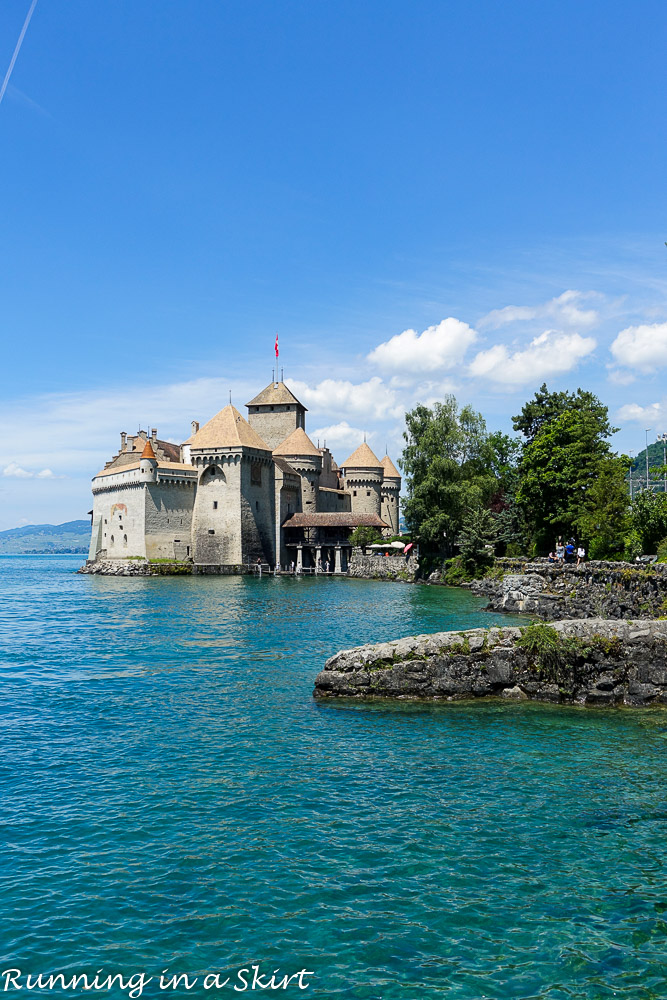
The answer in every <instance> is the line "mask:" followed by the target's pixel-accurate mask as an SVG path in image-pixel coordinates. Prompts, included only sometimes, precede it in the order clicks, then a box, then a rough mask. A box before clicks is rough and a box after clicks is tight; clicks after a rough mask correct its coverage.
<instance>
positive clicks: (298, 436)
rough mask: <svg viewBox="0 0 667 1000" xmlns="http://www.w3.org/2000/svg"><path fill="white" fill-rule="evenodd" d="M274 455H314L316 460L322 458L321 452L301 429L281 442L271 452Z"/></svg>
mask: <svg viewBox="0 0 667 1000" xmlns="http://www.w3.org/2000/svg"><path fill="white" fill-rule="evenodd" d="M273 454H274V455H298V456H301V455H314V456H315V457H316V458H321V457H322V452H321V451H320V450H319V448H316V447H315V445H314V444H313V442H312V441H311V440H310V438H309V437H308V435H307V434H306V432H305V431H304V429H303V427H297V429H296V430H295V431H292V433H291V434H288V436H287V437H286V438H285V440H284V441H281V442H280V444H279V445H278V447H277V448H276V449H275V450H274V452H273Z"/></svg>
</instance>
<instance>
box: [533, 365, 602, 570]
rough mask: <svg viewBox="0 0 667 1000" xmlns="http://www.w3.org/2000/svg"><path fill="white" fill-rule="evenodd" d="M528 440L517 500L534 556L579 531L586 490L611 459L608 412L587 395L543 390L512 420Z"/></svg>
mask: <svg viewBox="0 0 667 1000" xmlns="http://www.w3.org/2000/svg"><path fill="white" fill-rule="evenodd" d="M513 423H514V427H515V429H516V430H521V431H522V433H523V434H524V435H525V436H526V438H527V440H526V444H525V445H524V449H523V455H522V459H521V465H520V469H519V485H518V489H517V492H516V499H517V501H518V503H519V504H520V505H521V506H522V507H523V509H524V511H525V513H526V517H527V518H528V520H529V522H530V523H531V526H532V529H533V532H534V543H535V546H536V548H537V549H538V551H542V552H544V551H547V550H548V549H549V548H550V547H551V546H552V545H553V544H554V538H555V537H557V536H559V535H569V534H571V533H573V532H574V531H576V530H577V528H578V527H579V526H580V518H581V517H582V515H583V514H584V511H585V510H586V504H587V501H588V500H589V499H590V498H589V491H590V489H591V487H592V486H593V485H594V483H595V482H596V480H597V478H598V477H599V475H600V472H601V469H602V467H603V465H604V463H605V462H608V460H609V459H610V457H611V447H610V444H609V441H608V438H609V437H610V436H611V435H612V434H613V433H615V430H616V429H615V428H614V427H612V426H611V424H610V423H609V414H608V411H607V407H606V406H604V404H603V403H601V402H600V400H599V399H598V398H597V396H595V395H593V393H591V392H585V391H583V390H582V389H578V390H577V391H576V393H568V392H558V393H549V392H548V391H547V388H546V385H543V386H542V388H541V389H540V390H539V392H538V393H536V394H535V398H534V399H533V400H530V401H529V402H528V403H526V405H525V406H524V407H523V409H522V411H521V413H520V414H518V416H516V417H514V418H513Z"/></svg>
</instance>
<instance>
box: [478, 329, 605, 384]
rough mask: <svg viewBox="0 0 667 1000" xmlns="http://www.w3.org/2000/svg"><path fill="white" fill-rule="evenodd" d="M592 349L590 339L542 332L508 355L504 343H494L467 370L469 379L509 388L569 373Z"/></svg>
mask: <svg viewBox="0 0 667 1000" xmlns="http://www.w3.org/2000/svg"><path fill="white" fill-rule="evenodd" d="M595 346H596V345H595V341H594V340H593V338H592V337H582V336H580V334H578V333H560V332H558V331H557V330H546V331H545V332H544V333H541V334H540V335H539V337H535V338H534V340H531V342H530V344H529V345H528V347H526V348H524V349H523V350H518V351H514V352H512V351H510V349H509V348H508V347H507V346H506V345H505V344H496V345H495V346H494V347H490V348H489V349H488V350H487V351H480V352H479V354H477V355H476V356H475V358H473V360H472V362H471V364H470V366H469V369H468V370H469V372H470V374H471V375H473V376H476V377H478V378H486V379H490V380H491V381H492V382H494V383H496V384H497V385H504V386H508V387H512V388H513V387H515V386H520V385H526V384H528V383H531V382H539V381H541V380H543V379H545V378H548V377H550V376H554V375H560V374H562V373H563V372H569V371H571V370H572V369H573V368H574V367H576V365H577V364H578V363H579V361H581V359H582V358H585V357H586V356H587V355H588V354H590V353H591V351H593V350H595Z"/></svg>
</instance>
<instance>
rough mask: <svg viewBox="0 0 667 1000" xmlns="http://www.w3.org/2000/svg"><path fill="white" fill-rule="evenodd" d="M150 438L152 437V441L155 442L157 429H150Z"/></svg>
mask: <svg viewBox="0 0 667 1000" xmlns="http://www.w3.org/2000/svg"><path fill="white" fill-rule="evenodd" d="M151 437H152V439H153V441H157V427H152V428H151Z"/></svg>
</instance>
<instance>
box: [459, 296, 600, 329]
mask: <svg viewBox="0 0 667 1000" xmlns="http://www.w3.org/2000/svg"><path fill="white" fill-rule="evenodd" d="M589 298H600V296H599V294H598V293H597V292H578V291H576V290H574V289H570V290H569V291H567V292H563V294H562V295H558V296H556V298H555V299H550V300H549V301H548V302H544V303H542V304H541V305H537V306H505V307H504V308H503V309H493V310H492V311H491V312H490V313H487V314H486V316H483V317H482V319H481V320H480V321H479V323H478V324H477V325H478V327H479V329H480V330H497V329H498V328H499V327H501V326H507V324H509V323H518V322H527V321H529V320H540V322H542V321H544V320H549V321H550V322H553V323H554V324H555V325H557V326H559V327H566V328H567V327H576V328H578V329H581V328H582V327H588V328H590V327H593V326H595V325H596V323H597V322H598V321H599V314H598V312H597V311H596V310H595V309H582V308H581V305H582V303H584V302H585V301H586V299H589Z"/></svg>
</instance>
